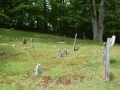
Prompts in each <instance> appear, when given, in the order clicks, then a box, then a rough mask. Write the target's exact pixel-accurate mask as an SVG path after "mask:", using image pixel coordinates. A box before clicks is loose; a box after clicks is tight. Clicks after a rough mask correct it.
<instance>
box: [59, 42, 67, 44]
mask: <svg viewBox="0 0 120 90" xmlns="http://www.w3.org/2000/svg"><path fill="white" fill-rule="evenodd" d="M57 43H59V44H66V42H57Z"/></svg>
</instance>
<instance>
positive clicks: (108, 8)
mask: <svg viewBox="0 0 120 90" xmlns="http://www.w3.org/2000/svg"><path fill="white" fill-rule="evenodd" d="M119 5H120V1H119V0H106V4H105V18H104V32H103V40H105V41H106V38H107V37H111V36H112V35H113V34H114V35H116V37H117V38H116V41H117V42H120V39H119V38H120V6H119ZM95 7H96V14H97V15H99V8H100V0H97V1H96V3H95ZM0 10H1V11H0V27H7V28H15V29H21V30H29V31H37V32H44V33H51V34H58V35H66V36H69V37H74V35H75V33H78V37H79V38H83V33H84V34H85V36H86V38H87V39H93V28H92V24H91V20H92V14H91V5H90V2H89V0H0ZM97 19H98V17H97Z"/></svg>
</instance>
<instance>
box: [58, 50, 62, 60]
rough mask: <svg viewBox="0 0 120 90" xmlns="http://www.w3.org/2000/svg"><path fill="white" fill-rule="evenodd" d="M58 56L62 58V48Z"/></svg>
mask: <svg viewBox="0 0 120 90" xmlns="http://www.w3.org/2000/svg"><path fill="white" fill-rule="evenodd" d="M58 58H62V50H60V49H58Z"/></svg>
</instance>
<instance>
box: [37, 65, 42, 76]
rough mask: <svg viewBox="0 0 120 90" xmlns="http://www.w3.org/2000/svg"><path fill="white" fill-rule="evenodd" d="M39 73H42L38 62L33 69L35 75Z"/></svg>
mask: <svg viewBox="0 0 120 90" xmlns="http://www.w3.org/2000/svg"><path fill="white" fill-rule="evenodd" d="M41 73H42V69H41V66H40V64H37V65H36V69H35V75H36V76H37V77H38V76H39V75H40V74H41Z"/></svg>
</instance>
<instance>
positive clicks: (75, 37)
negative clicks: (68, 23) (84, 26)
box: [73, 33, 77, 51]
mask: <svg viewBox="0 0 120 90" xmlns="http://www.w3.org/2000/svg"><path fill="white" fill-rule="evenodd" d="M76 39H77V33H76V34H75V39H74V45H73V51H75V45H76Z"/></svg>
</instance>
